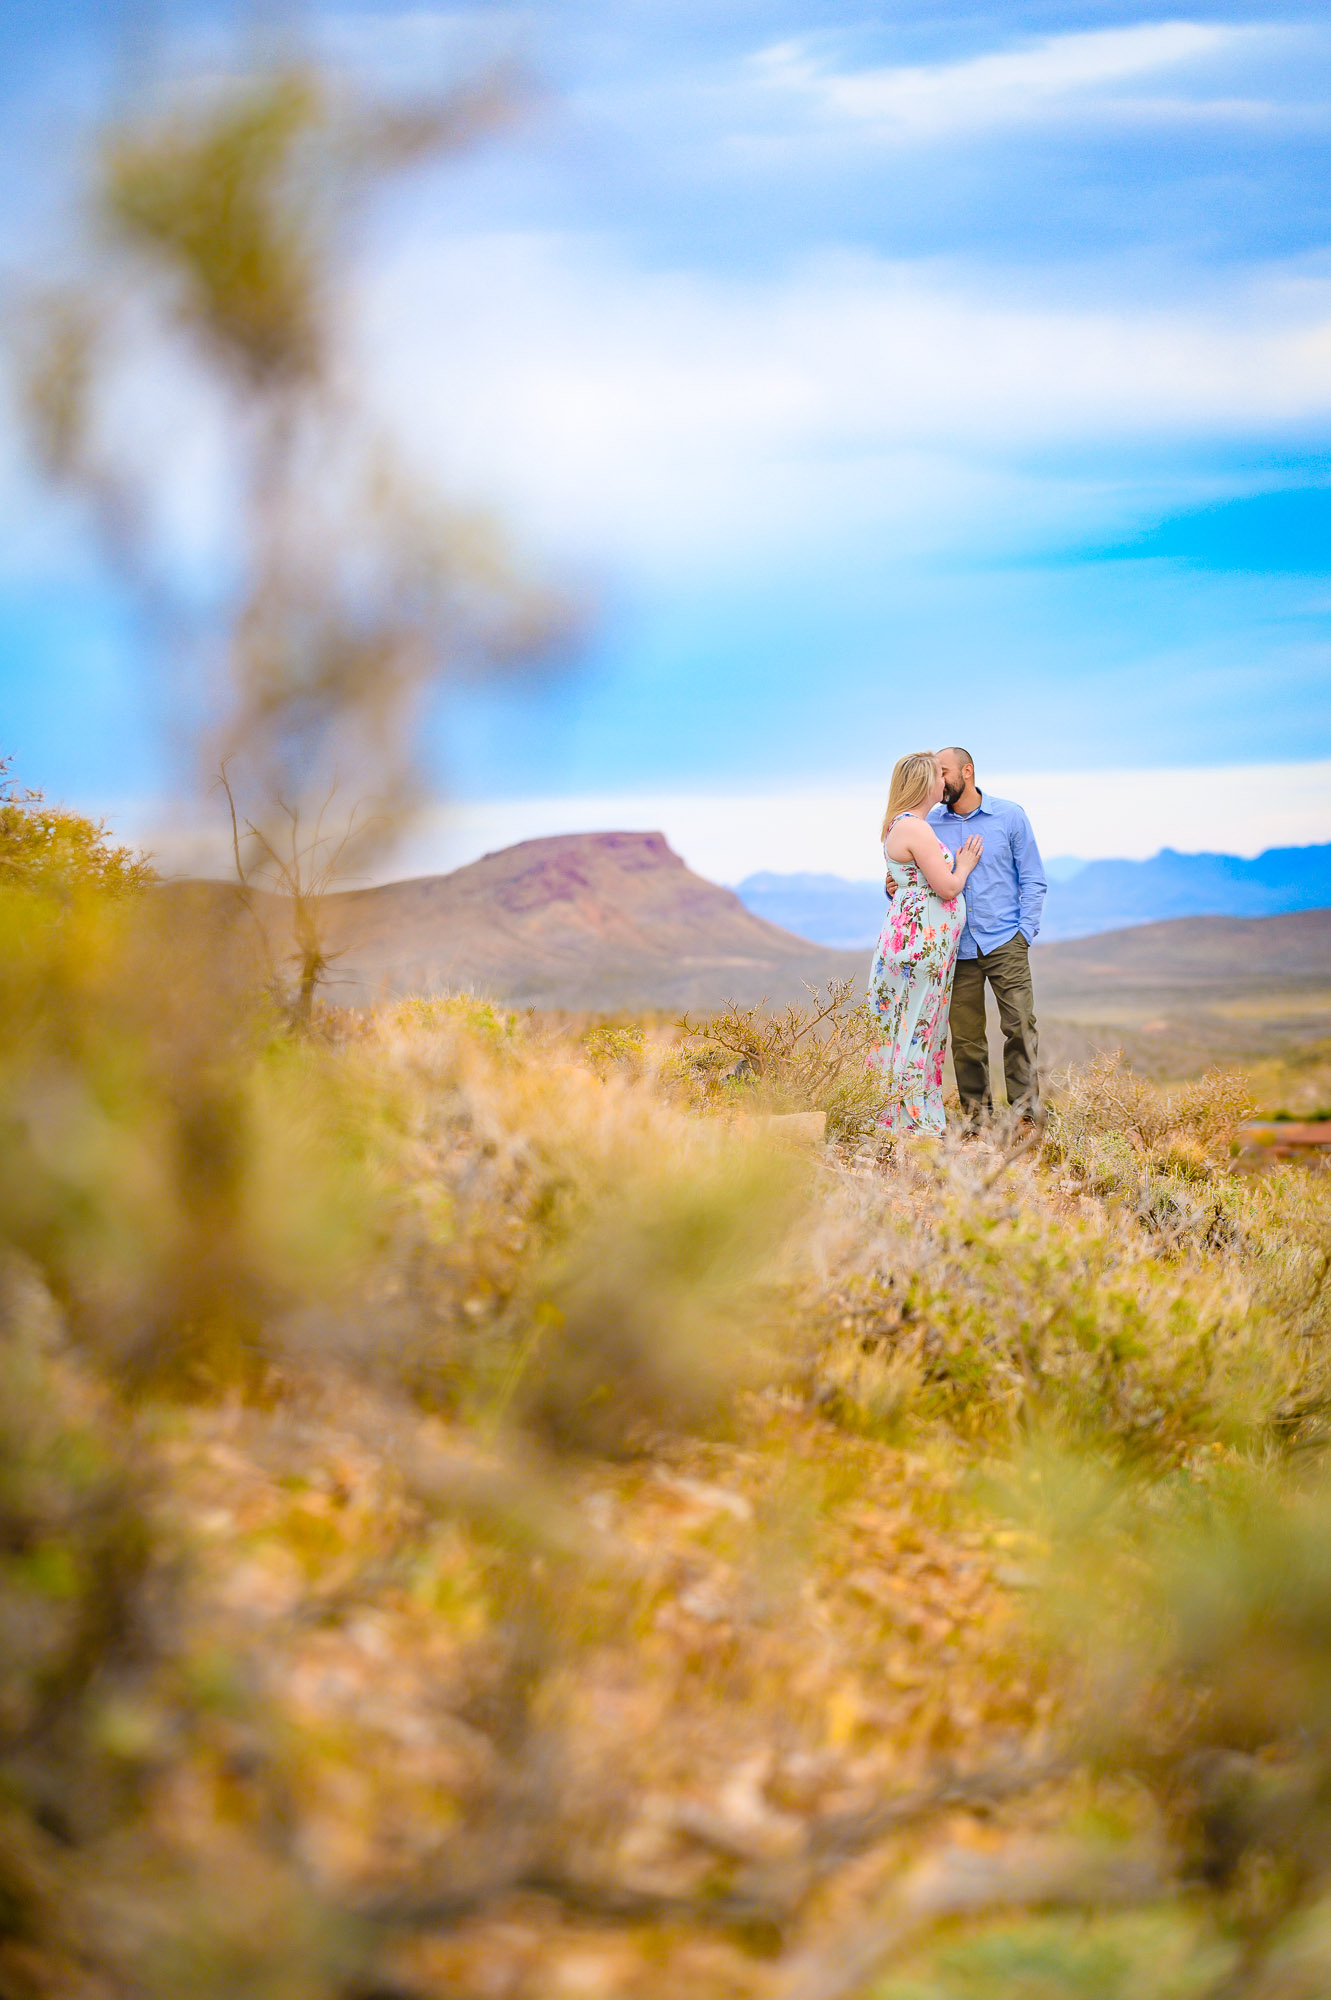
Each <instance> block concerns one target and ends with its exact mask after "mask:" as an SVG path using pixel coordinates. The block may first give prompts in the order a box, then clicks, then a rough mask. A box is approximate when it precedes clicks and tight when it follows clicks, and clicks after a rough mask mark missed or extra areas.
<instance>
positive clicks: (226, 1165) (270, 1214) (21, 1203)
mask: <svg viewBox="0 0 1331 2000" xmlns="http://www.w3.org/2000/svg"><path fill="white" fill-rule="evenodd" d="M236 915H237V912H236V910H235V907H234V906H233V905H231V904H230V903H229V902H227V901H225V900H223V901H221V902H219V901H218V900H217V899H215V898H212V897H210V896H208V895H206V894H205V895H202V896H200V897H198V898H192V897H190V896H187V895H184V894H181V893H178V892H173V894H172V895H171V896H170V897H166V896H162V895H160V894H156V893H154V895H152V896H150V897H145V898H139V899H134V900H131V901H129V902H126V901H124V900H123V899H120V898H106V897H104V898H99V899H94V900H93V901H92V902H90V903H88V904H87V905H86V906H80V907H78V908H75V909H70V910H62V911H58V912H56V913H55V914H54V915H53V911H52V906H51V902H50V899H49V898H48V897H47V896H45V895H44V894H38V893H36V892H33V891H20V890H11V891H9V892H8V893H6V894H5V895H3V896H2V897H0V1005H3V1007H4V1009H5V1013H6V1018H7V1021H8V1023H9V1028H10V1032H9V1035H8V1037H7V1039H6V1043H5V1047H4V1050H3V1052H0V1105H3V1116H4V1120H5V1127H6V1143H5V1144H4V1146H3V1148H0V1213H2V1214H3V1217H4V1230H5V1235H6V1238H7V1240H8V1241H9V1242H10V1243H11V1244H12V1245H13V1246H14V1247H15V1248H16V1249H17V1250H19V1251H21V1252H22V1253H23V1254H24V1255H26V1256H27V1257H29V1258H30V1259H31V1260H32V1261H33V1262H34V1263H35V1265H36V1266H37V1268H38V1269H39V1270H40V1271H41V1273H42V1276H43V1278H44V1280H45V1282H46V1283H47V1285H48V1286H49V1287H50V1289H51V1291H52V1293H53V1295H54V1296H55V1297H56V1298H57V1299H58V1300H59V1301H60V1302H61V1304H62V1306H63V1307H64V1308H65V1309H66V1310H67V1311H68V1313H69V1316H70V1322H71V1326H72V1327H73V1329H74V1331H75V1333H76V1335H77V1336H78V1337H79V1338H80V1339H81V1340H84V1341H86V1342H88V1343H89V1344H90V1345H91V1346H92V1347H94V1348H95V1349H97V1350H98V1351H99V1352H100V1353H102V1354H103V1355H104V1356H105V1357H106V1358H107V1359H109V1360H113V1361H114V1363H115V1365H116V1366H117V1367H118V1368H121V1369H123V1370H124V1371H126V1373H127V1375H128V1376H129V1377H131V1378H135V1379H138V1380H140V1381H144V1380H147V1379H150V1378H153V1379H158V1380H162V1381H165V1380H168V1379H174V1380H175V1381H176V1383H177V1385H178V1386H182V1387H183V1386H185V1385H187V1384H192V1385H193V1387H194V1389H195V1390H200V1389H203V1390H206V1389H208V1388H210V1387H211V1388H217V1387H219V1386H222V1385H223V1384H225V1383H227V1382H233V1383H235V1382H246V1381H247V1382H250V1383H253V1382H254V1381H255V1380H256V1379H257V1378H258V1376H259V1375H261V1374H262V1372H263V1369H264V1367H265V1366H266V1363H267V1360H268V1358H269V1357H270V1353H271V1347H270V1342H269V1332H270V1330H271V1327H272V1325H273V1324H274V1322H275V1320H276V1318H277V1316H278V1314H279V1312H280V1310H281V1309H282V1308H283V1306H284V1305H286V1304H288V1303H290V1302H291V1301H292V1300H293V1299H295V1298H298V1297H300V1296H302V1295H304V1294H305V1293H307V1292H317V1291H318V1290H319V1289H320V1288H321V1287H330V1286H336V1284H337V1283H338V1281H339V1277H340V1275H341V1273H342V1272H343V1271H344V1270H345V1265H346V1260H347V1258H348V1257H349V1256H350V1257H353V1258H354V1256H355V1250H354V1247H353V1246H354V1245H355V1244H356V1243H357V1240H358V1237H359V1235H360V1228H361V1225H360V1223H359V1222H358V1217H365V1218H366V1219H368V1217H369V1215H370V1214H371V1213H372V1210H373V1200H372V1193H371V1191H370V1190H368V1189H367V1188H365V1187H359V1188H357V1189H356V1190H355V1191H354V1192H353V1190H352V1188H351V1186H350V1181H351V1180H352V1179H354V1178H355V1175H356V1171H357V1169H356V1162H355V1160H354V1158H353V1157H351V1156H349V1155H348V1154H347V1153H346V1152H345V1151H344V1150H341V1149H339V1148H338V1147H337V1146H336V1145H334V1144H331V1143H330V1138H331V1135H332V1127H333V1124H334V1116H333V1111H332V1106H331V1103H330V1100H329V1097H328V1094H327V1090H326V1089H325V1087H324V1086H325V1084H326V1081H327V1079H326V1075H325V1074H324V1073H323V1072H322V1071H321V1070H320V1069H319V1068H318V1067H317V1066H316V1065H314V1064H313V1063H311V1062H309V1061H306V1060H304V1059H303V1057H302V1055H301V1052H300V1051H299V1049H297V1048H296V1047H295V1046H294V1045H293V1044H291V1043H290V1042H288V1041H287V1040H286V1039H285V1038H284V1037H283V1036H282V1035H280V1034H279V1033H277V1032H275V1030H274V1027H273V1025H272V1023H271V1022H270V1020H269V1017H268V1016H267V1015H266V1013H265V1010H264V1007H263V1004H262V1001H261V998H260V991H261V978H260V973H259V969H258V968H257V966H256V965H255V964H254V963H253V962H252V961H251V958H250V956H249V952H248V948H247V940H246V934H245V932H244V930H243V929H242V928H240V927H238V925H237V923H236Z"/></svg>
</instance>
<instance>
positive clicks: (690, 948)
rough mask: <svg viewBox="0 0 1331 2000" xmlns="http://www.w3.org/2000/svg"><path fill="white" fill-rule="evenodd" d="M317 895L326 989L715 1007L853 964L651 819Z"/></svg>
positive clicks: (778, 996) (800, 991)
mask: <svg viewBox="0 0 1331 2000" xmlns="http://www.w3.org/2000/svg"><path fill="white" fill-rule="evenodd" d="M324 908H325V912H326V918H327V923H328V947H329V952H330V957H332V958H333V961H334V971H333V974H332V975H331V978H330V997H332V998H338V997H345V998H355V999H358V1000H364V999H373V998H377V997H380V996H384V997H387V996H389V995H391V994H394V993H411V992H417V993H430V992H440V991H442V990H445V989H448V988H457V987H464V988H466V987H470V988H472V989H473V990H475V991H477V992H481V993H488V994H491V995H493V996H495V997H496V998H500V999H506V1000H508V1001H510V1002H511V1003H516V1004H519V1005H524V1004H525V1005H553V1006H573V1007H604V1008H615V1007H624V1006H632V1005H645V1006H666V1007H672V1006H686V1007H698V1006H717V1005H720V1004H721V1003H722V1002H723V1001H724V1000H725V999H727V998H729V997H732V996H733V997H735V998H742V999H747V1000H758V999H760V998H763V997H767V998H769V999H772V1000H774V1001H776V1000H780V1001H785V1000H787V999H797V998H807V993H806V991H805V987H806V983H807V984H813V985H822V984H823V983H825V981H826V980H827V979H829V978H833V977H836V976H843V975H844V974H845V973H846V972H847V971H849V970H850V967H849V966H848V965H847V964H846V963H845V962H844V960H843V959H842V957H841V956H840V955H839V954H836V953H830V952H827V951H825V950H824V949H823V948H822V947H820V946H818V945H814V944H810V943H809V942H808V940H807V939H804V938H797V937H794V936H792V935H791V933H790V932H789V931H783V930H779V929H778V928H777V927H776V925H774V924H769V923H765V922H764V921H763V919H762V918H760V917H756V916H754V915H753V914H752V912H751V911H749V910H746V909H745V907H744V905H743V903H742V902H741V901H740V899H739V897H738V896H737V895H736V894H735V892H734V891H733V889H725V888H722V887H721V885H720V884H719V883H716V882H708V881H706V880H705V879H704V878H703V877H702V876H701V875H695V874H694V873H693V871H692V870H691V869H690V868H689V867H688V866H687V865H686V864H685V862H684V861H683V860H682V859H681V857H680V856H679V855H678V854H676V853H675V852H674V850H673V849H672V848H671V846H670V845H669V843H668V841H667V840H666V838H665V836H664V834H661V833H656V832H636V831H631V830H614V831H607V832H603V833H566V834H550V835H547V836H546V837H544V838H542V839H539V840H524V841H520V842H519V843H518V844H517V845H516V846H514V847H505V848H501V849H499V850H498V852H496V853H492V854H486V855H483V856H482V857H481V859H480V860H479V861H472V862H469V863H468V864H467V866H466V867H464V868H458V869H455V870H454V871H453V872H452V873H451V874H449V875H435V876H427V877H421V878H418V879H417V880H415V881H411V882H394V883H388V884H386V885H385V886H384V887H383V888H379V889H363V890H358V891H354V892H352V893H350V894H346V895H336V896H330V897H328V898H327V899H326V902H325V905H324ZM334 988H336V989H340V993H339V992H337V991H332V990H331V989H334Z"/></svg>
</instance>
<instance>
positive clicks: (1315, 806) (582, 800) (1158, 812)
mask: <svg viewBox="0 0 1331 2000" xmlns="http://www.w3.org/2000/svg"><path fill="white" fill-rule="evenodd" d="M980 782H981V784H982V786H983V787H984V789H986V790H987V791H990V792H992V793H994V794H995V795H996V796H998V797H999V798H1011V799H1016V800H1017V801H1018V802H1019V803H1020V804H1021V805H1022V806H1024V807H1025V809H1026V811H1027V812H1028V813H1029V815H1030V818H1031V822H1032V825H1033V826H1034V828H1035V832H1036V837H1037V839H1038V840H1039V842H1040V846H1041V848H1042V849H1043V851H1044V853H1045V854H1047V855H1056V854H1075V855H1078V856H1080V857H1081V859H1082V860H1084V861H1093V860H1097V859H1101V858H1105V857H1117V858H1120V859H1126V860H1140V859H1144V858H1145V857H1146V856H1148V855H1152V854H1156V853H1158V852H1159V850H1160V849H1161V848H1162V847H1174V848H1177V849H1179V850H1180V851H1181V852H1183V853H1185V854H1195V853H1202V852H1209V853H1222V854H1242V855H1253V854H1260V853H1261V852H1262V851H1263V850H1264V849H1266V848H1268V847H1301V846H1306V845H1308V844H1310V843H1313V842H1322V841H1331V759H1323V760H1322V761H1320V762H1305V763H1291V764H1240V765H1223V766H1207V767H1199V768H1196V769H1160V770H1111V771H1070V770H1065V771H1057V772H1050V771H1025V772H1023V771H992V772H990V771H982V772H981V773H980ZM886 791H887V773H886V772H884V775H883V780H882V782H881V783H880V784H870V783H866V782H864V780H862V779H859V778H856V779H854V780H850V781H846V782H841V783H836V782H832V781H830V780H824V781H822V782H819V783H810V784H800V785H784V786H769V787H767V788H765V789H760V788H754V789H751V790H747V791H718V792H699V791H627V792H598V793H585V794H582V795H578V796H570V797H567V798H528V799H494V800H486V801H480V802H475V803H468V804H457V805H448V806H437V807H435V808H434V809H433V810H432V811H430V812H427V813H426V814H424V815H423V816H422V818H421V819H420V821H419V822H418V824H417V827H416V830H415V832H414V833H413V834H412V835H411V837H410V839H409V840H408V841H407V842H406V843H405V844H404V845H403V847H402V848H400V849H399V850H398V852H397V853H396V854H395V855H394V856H393V857H392V860H391V865H387V866H384V867H381V868H380V869H379V871H378V874H377V876H376V879H378V880H383V881H397V880H401V879H403V878H405V877H410V876H416V875H432V874H438V873H442V872H444V871H446V870H448V869H450V868H460V867H462V866H463V865H464V864H465V863H467V862H469V861H475V860H478V859H479V858H480V856H481V855H482V854H488V853H491V852H493V851H494V850H495V849H497V848H501V847H511V846H513V845H514V844H515V843H516V842H517V841H521V840H536V839H540V838H542V837H543V836H545V835H548V834H557V833H596V832H606V831H611V830H615V829H626V828H627V829H637V830H641V831H659V832H662V833H664V834H665V836H666V838H667V840H669V842H670V844H671V846H672V847H674V849H675V850H676V852H677V853H679V854H681V855H682V856H683V857H684V859H685V861H686V862H687V863H688V864H689V866H690V867H691V868H693V869H695V870H696V871H697V872H698V873H699V874H700V875H705V876H707V877H708V878H709V879H710V880H712V881H714V882H732V883H733V882H740V881H742V880H743V879H744V877H745V876H746V875H752V874H756V873H757V872H758V871H759V870H760V869H773V870H774V871H776V872H777V873H779V874H797V873H804V872H810V873H826V874H831V875H841V876H844V877H846V878H847V879H848V880H851V881H873V880H876V879H877V877H878V875H879V873H880V849H879V841H878V829H879V825H880V823H881V820H882V812H883V801H884V799H885V797H886ZM75 803H76V804H77V805H79V806H80V807H81V808H82V809H84V810H96V811H97V812H99V813H105V814H106V816H107V817H108V818H109V820H110V821H111V823H112V826H113V828H114V830H115V832H116V833H117V835H118V836H119V837H120V838H121V839H124V840H130V841H133V842H135V843H136V844H138V845H142V846H146V847H147V848H149V849H150V850H151V851H152V852H153V853H154V855H155V856H156V857H157V860H158V865H159V866H160V867H161V868H162V869H163V870H164V871H165V872H168V873H179V874H190V873H204V874H215V875H227V874H229V873H230V852H229V846H228V833H227V829H226V826H225V824H224V822H223V820H222V819H221V817H220V815H219V814H217V813H216V811H215V808H214V809H213V810H212V813H211V817H209V816H207V812H206V811H204V812H203V813H202V814H201V812H200V811H199V810H198V809H196V810H195V811H194V812H193V813H191V814H188V815H187V814H186V813H185V812H184V811H183V809H181V808H179V807H177V808H175V809H169V808H166V807H164V806H162V805H160V804H157V805H154V804H152V803H151V802H148V801H143V800H138V801H128V802H127V801H121V802H119V803H115V802H112V803H111V804H110V805H107V804H106V803H105V802H102V803H101V804H98V803H97V802H95V801H92V802H90V801H76V802H75Z"/></svg>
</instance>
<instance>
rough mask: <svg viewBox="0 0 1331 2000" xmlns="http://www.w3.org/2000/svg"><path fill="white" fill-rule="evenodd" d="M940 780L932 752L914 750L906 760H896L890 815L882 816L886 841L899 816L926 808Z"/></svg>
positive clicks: (887, 813)
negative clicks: (927, 800) (930, 795)
mask: <svg viewBox="0 0 1331 2000" xmlns="http://www.w3.org/2000/svg"><path fill="white" fill-rule="evenodd" d="M937 776H938V759H937V757H935V755H934V753H933V751H932V750H912V751H910V752H909V754H908V755H907V756H905V757H898V758H897V761H896V763H895V764H894V765H893V766H892V783H891V786H890V787H889V790H888V794H887V811H886V812H885V813H884V814H883V831H882V835H881V838H882V839H883V840H886V839H887V830H888V828H889V827H890V826H891V824H892V822H893V820H894V819H896V817H897V815H898V814H899V813H904V812H913V811H914V810H915V808H916V806H922V805H923V804H924V801H925V800H926V799H927V798H928V796H929V794H930V792H931V791H932V790H933V784H934V779H935V778H936V777H937Z"/></svg>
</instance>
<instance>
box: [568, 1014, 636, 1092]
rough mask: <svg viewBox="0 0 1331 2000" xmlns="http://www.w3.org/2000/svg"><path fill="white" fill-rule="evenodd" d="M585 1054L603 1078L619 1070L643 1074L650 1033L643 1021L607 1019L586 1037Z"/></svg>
mask: <svg viewBox="0 0 1331 2000" xmlns="http://www.w3.org/2000/svg"><path fill="white" fill-rule="evenodd" d="M582 1053H583V1056H584V1057H585V1059H586V1061H587V1062H588V1063H589V1064H590V1065H591V1067H592V1069H594V1070H595V1072H596V1074H597V1075H598V1076H599V1077H602V1078H604V1077H607V1076H609V1075H611V1074H612V1073H613V1072H616V1071H619V1072H621V1073H623V1074H625V1075H628V1076H640V1075H641V1074H642V1068H643V1062H644V1060H645V1054H646V1035H645V1033H644V1031H643V1028H642V1025H641V1023H639V1022H637V1021H629V1022H623V1023H617V1022H606V1023H604V1024H603V1025H601V1026H599V1027H595V1028H588V1030H587V1032H586V1033H585V1034H584V1035H583V1037H582Z"/></svg>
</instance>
